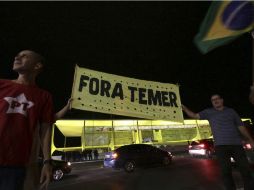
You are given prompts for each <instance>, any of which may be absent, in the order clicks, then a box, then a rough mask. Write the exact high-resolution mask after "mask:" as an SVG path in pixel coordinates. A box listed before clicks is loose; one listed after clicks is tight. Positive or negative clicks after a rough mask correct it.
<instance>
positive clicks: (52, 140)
mask: <svg viewBox="0 0 254 190" xmlns="http://www.w3.org/2000/svg"><path fill="white" fill-rule="evenodd" d="M55 127H56V125H55V124H53V127H52V134H51V156H52V154H53V153H54V151H55V150H56V146H55V144H54V135H55Z"/></svg>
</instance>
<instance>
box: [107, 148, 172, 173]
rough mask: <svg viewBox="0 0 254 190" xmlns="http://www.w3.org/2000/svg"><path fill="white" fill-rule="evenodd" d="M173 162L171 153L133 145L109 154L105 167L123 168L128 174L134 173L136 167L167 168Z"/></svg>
mask: <svg viewBox="0 0 254 190" xmlns="http://www.w3.org/2000/svg"><path fill="white" fill-rule="evenodd" d="M171 162H172V155H171V153H170V152H167V151H165V150H161V149H159V148H156V147H154V146H151V145H147V144H131V145H125V146H122V147H120V148H117V149H116V150H114V151H112V152H107V153H106V154H105V158H104V167H111V168H123V169H124V170H125V171H126V172H133V171H134V170H135V168H136V167H142V166H150V165H155V164H162V165H165V166H167V165H169V164H170V163H171Z"/></svg>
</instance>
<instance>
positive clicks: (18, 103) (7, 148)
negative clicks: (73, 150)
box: [0, 79, 54, 166]
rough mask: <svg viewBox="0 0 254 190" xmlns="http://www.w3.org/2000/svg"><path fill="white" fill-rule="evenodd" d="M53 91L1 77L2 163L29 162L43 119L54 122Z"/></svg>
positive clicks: (0, 160) (0, 127)
mask: <svg viewBox="0 0 254 190" xmlns="http://www.w3.org/2000/svg"><path fill="white" fill-rule="evenodd" d="M53 119H54V114H53V102H52V97H51V94H50V93H49V92H47V91H45V90H42V89H40V88H38V87H37V86H36V85H23V84H18V83H15V82H13V81H11V80H2V79H0V166H25V165H26V164H27V163H28V161H29V157H30V152H31V146H32V144H33V135H34V131H35V129H36V127H37V126H38V124H39V123H49V124H50V125H51V124H52V123H53Z"/></svg>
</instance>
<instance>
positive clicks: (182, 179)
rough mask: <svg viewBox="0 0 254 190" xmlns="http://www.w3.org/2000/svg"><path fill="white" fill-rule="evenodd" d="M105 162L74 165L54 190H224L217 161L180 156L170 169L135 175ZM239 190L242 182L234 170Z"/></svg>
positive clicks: (174, 159)
mask: <svg viewBox="0 0 254 190" xmlns="http://www.w3.org/2000/svg"><path fill="white" fill-rule="evenodd" d="M102 165H103V162H102V161H96V162H86V163H73V165H72V167H73V169H72V172H71V173H70V174H69V175H66V176H64V179H63V180H61V181H57V182H52V183H51V184H50V186H49V189H50V190H70V189H80V190H83V189H91V190H92V189H94V190H155V189H158V190H160V189H172V190H223V187H222V182H221V180H220V173H219V168H218V165H217V162H216V160H215V159H204V158H191V157H190V156H188V155H178V156H176V157H174V158H173V163H172V165H170V166H169V167H162V166H158V167H152V168H138V169H136V171H135V172H133V173H125V172H124V171H123V170H114V169H111V168H103V166H102ZM233 176H234V178H235V181H236V184H237V188H238V189H241V188H242V186H243V185H242V183H241V178H240V175H239V173H238V172H237V171H236V169H234V170H233Z"/></svg>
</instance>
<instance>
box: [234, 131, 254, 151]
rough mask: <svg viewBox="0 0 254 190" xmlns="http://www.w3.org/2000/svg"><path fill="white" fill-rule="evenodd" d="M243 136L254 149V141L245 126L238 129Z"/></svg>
mask: <svg viewBox="0 0 254 190" xmlns="http://www.w3.org/2000/svg"><path fill="white" fill-rule="evenodd" d="M238 129H239V131H240V132H241V134H242V135H243V136H244V137H245V138H247V139H248V141H249V143H250V144H251V147H252V149H254V139H253V138H252V137H251V135H250V133H249V131H248V130H247V128H246V127H245V126H240V127H238Z"/></svg>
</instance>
